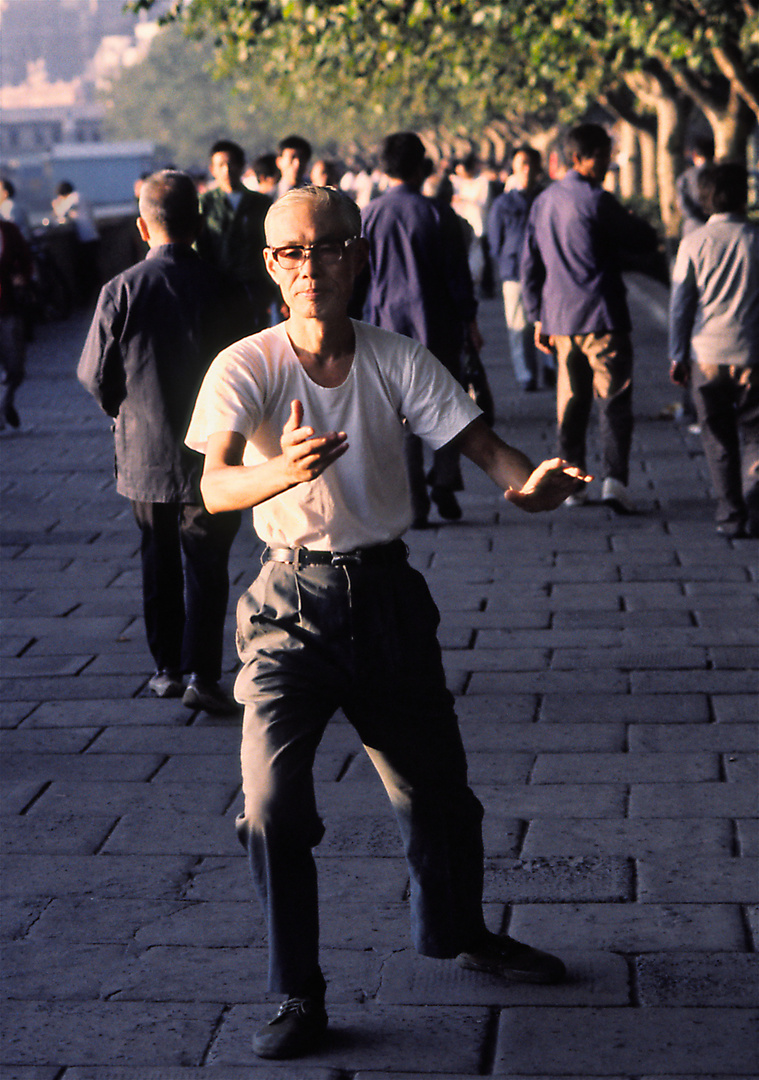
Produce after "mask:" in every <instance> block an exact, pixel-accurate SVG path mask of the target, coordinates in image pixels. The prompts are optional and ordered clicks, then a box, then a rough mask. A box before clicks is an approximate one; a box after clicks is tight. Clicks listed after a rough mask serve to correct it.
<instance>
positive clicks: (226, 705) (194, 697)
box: [182, 675, 239, 716]
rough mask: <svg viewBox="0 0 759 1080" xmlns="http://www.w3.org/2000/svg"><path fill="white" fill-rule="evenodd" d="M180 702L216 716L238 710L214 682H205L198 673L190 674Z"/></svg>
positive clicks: (227, 714) (189, 707)
mask: <svg viewBox="0 0 759 1080" xmlns="http://www.w3.org/2000/svg"><path fill="white" fill-rule="evenodd" d="M182 704H183V705H186V706H187V708H188V709H205V711H206V712H207V713H215V714H216V715H217V716H231V715H232V714H233V713H236V712H239V706H238V705H237V703H236V702H234V701H233V700H232V698H231V697H229V695H228V694H227V693H225V692H224V690H222V688H221V687H220V686H219V685H218V683H215V682H206V681H205V680H204V679H201V678H200V676H199V675H191V676H190V681H189V682H188V683H187V689H186V690H185V692H184V695H183V697H182Z"/></svg>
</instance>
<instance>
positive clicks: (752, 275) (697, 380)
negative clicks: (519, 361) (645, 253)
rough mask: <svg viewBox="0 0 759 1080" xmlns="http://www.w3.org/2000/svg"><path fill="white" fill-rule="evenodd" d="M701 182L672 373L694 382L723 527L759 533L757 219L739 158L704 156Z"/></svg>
mask: <svg viewBox="0 0 759 1080" xmlns="http://www.w3.org/2000/svg"><path fill="white" fill-rule="evenodd" d="M699 191H700V196H701V202H702V205H703V207H704V213H705V214H706V215H707V222H706V224H705V225H702V226H701V228H699V229H694V230H693V231H692V232H689V233H688V235H687V236H686V237H684V239H683V240H682V242H681V244H680V248H679V250H678V252H677V259H676V261H675V268H674V271H673V274H672V294H671V299H670V352H669V355H670V359H671V372H670V373H671V377H672V380H673V382H675V383H677V384H678V385H681V386H682V385H685V384H686V383H689V382H690V384H691V386H692V389H693V399H694V403H695V406H696V413H697V415H698V419H699V423H700V425H701V441H702V443H703V446H704V453H705V455H706V460H707V463H708V465H709V475H710V476H711V481H712V487H713V488H714V491H715V494H716V496H717V508H716V522H717V532H719V533H721V534H722V535H723V536H726V537H728V539H731V540H735V539H739V538H740V537H744V536H754V537H759V226H757V225H756V224H753V223H752V222H749V221H748V220H747V219H746V203H747V198H748V177H747V173H746V169H745V167H744V166H743V165H739V164H732V163H724V164H717V165H707V166H705V167H704V168H703V170H702V172H701V175H700V177H699ZM741 441H742V442H743V447H742V449H741Z"/></svg>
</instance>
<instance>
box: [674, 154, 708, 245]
mask: <svg viewBox="0 0 759 1080" xmlns="http://www.w3.org/2000/svg"><path fill="white" fill-rule="evenodd" d="M689 156H690V160H691V164H690V165H689V166H688V168H687V169H685V171H684V172H682V173H680V175H679V176H678V178H677V208H678V210H679V211H680V214H681V217H682V236H687V235H688V233H692V232H693V231H694V230H695V229H700V228H701V226H702V225H705V224H706V222H707V221H708V219H709V215H708V214H707V213H706V211H705V210H704V208H703V206H702V205H701V199H700V197H699V190H698V184H699V180H700V178H701V175H702V174H703V171H704V169H705V168H706V166H707V165H708V164H709V163H710V162H711V161H712V159H713V158H714V140H713V139H709V138H704V137H701V138H697V139H694V140H693V142H692V144H691V147H690V150H689Z"/></svg>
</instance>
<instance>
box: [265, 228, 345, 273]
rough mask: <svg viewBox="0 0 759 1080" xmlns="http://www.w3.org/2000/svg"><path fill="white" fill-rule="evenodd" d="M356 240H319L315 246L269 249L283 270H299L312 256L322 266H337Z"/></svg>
mask: <svg viewBox="0 0 759 1080" xmlns="http://www.w3.org/2000/svg"><path fill="white" fill-rule="evenodd" d="M354 240H356V237H355V236H351V237H349V238H348V239H347V240H317V241H316V243H315V244H288V245H287V246H286V247H276V248H269V251H270V252H271V254H272V258H273V259H274V261H275V262H276V263H278V264H279V266H281V267H282V269H283V270H297V268H298V267H299V266H302V265H303V263H304V262H305V261H306V259H307V258H308V257H309V256H310V257H311V258H312V259H313V260H314V261H317V260H318V261H319V262H320V263H321V264H322V266H336V265H337V263H339V262H340V261H341V260H342V257H343V255H344V254H345V252H346V251H347V250H348V247H349V246H350V245H351V244H352V243H353V241H354Z"/></svg>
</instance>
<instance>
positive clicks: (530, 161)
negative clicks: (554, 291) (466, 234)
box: [487, 146, 556, 391]
mask: <svg viewBox="0 0 759 1080" xmlns="http://www.w3.org/2000/svg"><path fill="white" fill-rule="evenodd" d="M540 169H541V158H540V153H539V152H538V151H537V150H534V149H533V148H532V147H531V146H519V147H517V149H516V150H515V151H514V153H513V154H512V158H511V176H510V177H509V180H508V181H507V184H506V190H505V191H503V192H502V193H501V194H500V195H499V196H498V197H497V198H496V199H495V200H494V202H493V205H492V206H491V208H490V213H489V214H488V220H487V233H488V240H489V242H490V253H491V255H492V257H493V259H494V261H495V265H496V269H497V271H498V274H499V276H500V278H501V281H502V283H503V311H504V317H505V319H506V329H507V332H508V338H509V352H510V354H511V364H512V367H513V368H514V375H515V376H516V380H517V382H518V383H519V386H520V388H521V389H522V390H524V391H532V390H537V389H538V386H539V385H540V374H539V368H540V367H545V368H546V383H547V384H549V385H551V386H554V385H555V384H556V375H555V372H554V371H553V368H552V367H550V366H548V365H547V364H546V365H539V364H538V354H537V352H536V349H535V327H534V326H533V325H532V323H531V322H529V321H528V319H527V316H526V315H525V310H524V303H523V302H522V285H521V283H520V280H519V267H520V263H521V258H522V247H523V246H524V234H525V229H526V227H527V216H528V214H529V212H530V207H531V206H532V204H533V202H534V201H535V198H536V196H537V195H539V193H540V188H539V187H538V176H539V175H540Z"/></svg>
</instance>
